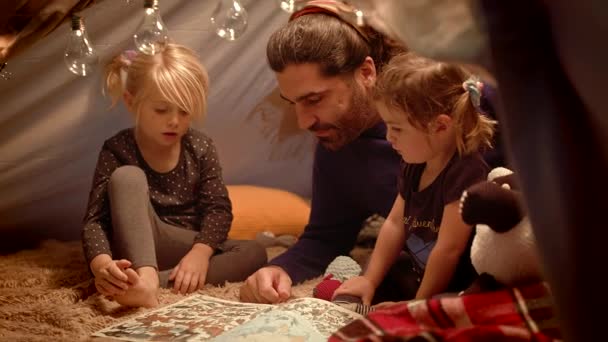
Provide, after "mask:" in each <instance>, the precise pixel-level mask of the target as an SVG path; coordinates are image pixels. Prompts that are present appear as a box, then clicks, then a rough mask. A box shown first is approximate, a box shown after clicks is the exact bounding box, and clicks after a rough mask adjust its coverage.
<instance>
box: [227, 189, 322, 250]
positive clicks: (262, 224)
mask: <svg viewBox="0 0 608 342" xmlns="http://www.w3.org/2000/svg"><path fill="white" fill-rule="evenodd" d="M227 188H228V195H229V196H230V200H231V201H232V214H233V215H234V220H233V221H232V227H231V229H230V233H229V234H228V238H229V239H255V235H256V233H257V232H262V231H270V232H273V233H274V235H275V236H279V235H285V234H289V235H295V236H300V234H301V233H302V231H304V227H305V226H306V224H308V216H309V215H310V205H309V204H308V202H307V201H306V200H304V199H303V198H302V197H300V196H298V195H296V194H294V193H291V192H288V191H285V190H279V189H273V188H266V187H260V186H252V185H228V186H227Z"/></svg>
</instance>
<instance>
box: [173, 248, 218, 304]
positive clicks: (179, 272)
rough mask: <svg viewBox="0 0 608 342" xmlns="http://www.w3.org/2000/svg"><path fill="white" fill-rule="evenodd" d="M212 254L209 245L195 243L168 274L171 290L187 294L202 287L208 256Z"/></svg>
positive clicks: (207, 266)
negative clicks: (171, 282)
mask: <svg viewBox="0 0 608 342" xmlns="http://www.w3.org/2000/svg"><path fill="white" fill-rule="evenodd" d="M212 255H213V249H212V248H211V247H209V246H207V245H205V244H202V243H195V244H194V246H192V249H191V250H190V252H188V253H187V254H186V255H184V257H183V258H182V260H180V262H179V264H177V266H175V268H173V271H171V274H170V275H169V280H173V281H174V282H173V292H179V293H181V294H187V293H191V292H194V291H196V290H198V289H200V288H202V287H203V286H204V285H205V280H206V279H207V270H208V269H209V258H211V256H212Z"/></svg>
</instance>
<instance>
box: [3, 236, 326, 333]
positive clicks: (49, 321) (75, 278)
mask: <svg viewBox="0 0 608 342" xmlns="http://www.w3.org/2000/svg"><path fill="white" fill-rule="evenodd" d="M284 250H285V249H284V248H282V247H272V248H268V249H267V252H268V257H269V259H270V258H272V257H274V256H276V255H278V254H280V253H282V252H283V251H284ZM319 281H320V278H317V279H312V280H309V281H307V282H305V283H303V284H300V285H298V286H295V287H294V288H293V291H292V294H293V296H294V297H310V296H312V289H313V287H314V286H315V285H316V284H317V283H318V282H319ZM240 285H241V283H227V284H225V286H222V287H212V286H207V287H205V288H204V289H201V290H199V291H198V293H201V294H205V295H209V296H213V297H218V298H223V299H228V300H238V289H239V287H240ZM183 298H184V296H183V295H179V294H174V293H172V292H170V290H167V289H162V290H161V294H160V302H161V306H165V305H168V304H171V303H174V302H176V301H178V300H180V299H183ZM148 310H150V309H130V308H124V307H121V306H120V305H118V304H117V303H115V302H112V301H109V300H107V299H106V298H104V297H103V296H100V295H98V294H97V293H96V291H95V287H94V285H93V283H92V281H91V279H90V276H89V273H88V271H87V267H86V265H85V261H84V257H83V253H82V247H81V244H80V242H76V241H74V242H59V241H45V242H44V243H42V244H41V246H40V247H38V248H36V249H32V250H24V251H20V252H17V253H14V254H11V255H7V256H1V257H0V340H2V341H78V340H88V339H90V335H91V333H93V332H94V331H97V330H99V329H101V328H104V327H107V326H110V325H112V324H114V323H117V322H119V321H122V320H125V319H128V318H130V317H132V316H134V315H138V314H141V313H143V312H146V311H148Z"/></svg>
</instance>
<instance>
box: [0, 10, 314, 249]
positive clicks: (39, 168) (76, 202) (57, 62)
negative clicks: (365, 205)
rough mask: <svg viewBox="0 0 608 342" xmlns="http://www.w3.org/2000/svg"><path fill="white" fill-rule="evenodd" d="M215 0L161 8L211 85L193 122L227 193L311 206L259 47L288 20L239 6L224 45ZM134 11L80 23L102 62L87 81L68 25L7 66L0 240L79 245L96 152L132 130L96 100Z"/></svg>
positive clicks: (306, 175)
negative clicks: (75, 69)
mask: <svg viewBox="0 0 608 342" xmlns="http://www.w3.org/2000/svg"><path fill="white" fill-rule="evenodd" d="M217 2H218V0H213V1H185V0H165V1H160V7H161V14H162V17H163V20H164V21H165V23H166V25H167V27H168V28H169V30H170V36H171V38H172V39H173V40H174V41H175V42H177V43H181V44H185V45H187V46H189V47H191V48H192V49H194V50H196V51H197V52H198V53H199V55H200V56H201V60H202V61H203V63H204V64H205V65H206V66H207V68H208V70H209V75H210V79H211V92H210V96H209V115H208V118H207V120H206V121H205V122H204V123H197V124H196V125H195V127H196V128H199V129H201V130H202V131H204V132H205V133H207V134H208V135H209V136H210V137H211V138H213V139H214V141H215V143H216V145H217V147H218V151H219V154H220V159H221V162H222V164H223V168H224V177H225V180H226V183H227V184H254V185H262V186H269V187H276V188H281V189H285V190H289V191H293V192H295V193H298V194H300V195H303V196H309V195H310V181H311V179H310V178H311V169H312V153H313V147H314V140H313V138H312V137H311V136H310V135H309V134H308V133H307V132H304V131H301V130H298V129H297V127H296V124H295V117H294V114H293V112H292V109H291V108H290V106H289V105H287V104H285V103H284V102H283V101H282V100H281V99H280V98H279V93H278V90H277V87H276V81H275V78H274V74H273V73H272V71H271V70H270V69H269V67H268V66H267V63H266V55H265V51H266V42H267V40H268V37H269V36H270V34H271V33H272V32H273V31H274V30H275V29H276V28H277V27H279V26H280V25H281V24H283V23H285V22H286V21H287V18H288V14H287V13H285V12H283V11H281V9H280V8H279V6H278V1H274V0H250V1H246V0H243V1H241V2H242V4H243V5H244V7H245V8H246V9H247V11H248V14H249V23H248V28H247V31H246V33H245V34H244V35H243V36H241V37H240V38H239V39H238V40H236V41H233V42H229V41H225V40H223V39H221V38H219V37H218V36H217V35H216V34H215V31H214V29H213V27H212V24H211V23H210V21H209V18H210V16H211V13H212V11H213V9H214V8H215V6H216V4H217ZM142 12H143V9H142V2H141V1H130V2H126V1H118V0H108V1H103V2H100V3H99V4H97V5H94V6H92V7H90V8H88V9H87V10H85V11H84V12H83V13H81V15H82V16H83V17H84V19H85V25H86V27H87V31H88V34H89V38H90V39H91V41H92V42H93V44H94V46H95V47H96V48H97V50H98V53H99V54H100V67H99V68H98V70H97V71H96V73H94V74H92V75H90V76H88V77H85V78H82V77H78V76H76V75H73V74H72V73H70V72H69V71H68V70H67V68H66V67H65V65H64V62H63V51H64V48H65V44H66V43H67V36H68V33H69V30H70V28H69V24H67V23H65V24H63V25H62V26H61V27H59V28H58V29H57V30H55V31H54V32H53V33H51V34H50V35H49V36H47V37H46V38H44V39H43V40H42V41H40V42H38V43H36V44H35V45H34V46H32V47H31V48H30V49H29V50H28V51H26V52H25V53H24V54H22V55H19V56H18V57H16V58H15V59H14V60H11V61H9V64H8V68H7V69H8V70H10V71H11V72H12V74H13V76H12V79H11V80H9V81H2V80H0V104H1V105H0V132H1V135H0V141H1V143H0V189H1V191H0V232H3V233H6V232H9V231H13V232H14V231H20V232H23V233H24V234H34V235H41V236H44V237H56V238H77V237H78V236H79V234H80V229H81V219H82V216H83V213H84V209H85V206H86V202H87V198H88V191H89V187H90V184H91V179H92V173H93V170H94V168H95V163H96V160H97V154H98V152H99V149H100V147H101V145H102V143H103V141H104V140H105V139H106V138H108V137H110V136H111V135H113V134H114V133H115V132H117V131H118V130H120V129H122V128H125V127H128V126H130V125H131V124H132V123H131V119H130V116H129V114H128V113H127V112H126V110H125V108H124V107H123V106H122V105H118V106H116V107H114V108H109V106H110V100H109V99H108V98H106V97H104V96H103V95H102V76H101V70H102V66H103V64H104V63H105V62H107V61H108V60H109V58H110V57H111V56H113V55H115V54H116V53H118V52H120V51H121V50H124V49H126V48H133V42H132V34H133V33H134V31H135V29H136V28H137V27H138V25H139V23H140V20H141V14H142Z"/></svg>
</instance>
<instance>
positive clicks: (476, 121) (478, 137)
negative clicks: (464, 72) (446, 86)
mask: <svg viewBox="0 0 608 342" xmlns="http://www.w3.org/2000/svg"><path fill="white" fill-rule="evenodd" d="M481 86H482V85H481V82H479V80H478V79H477V78H475V77H471V78H469V79H468V80H467V81H465V82H464V83H463V84H462V87H463V89H464V90H465V92H464V93H462V95H460V97H459V98H458V100H456V103H455V104H454V107H453V111H452V117H453V118H454V119H455V120H456V146H457V147H458V152H459V153H460V154H461V155H465V154H468V153H471V152H473V151H477V150H480V149H483V148H491V147H492V137H493V135H494V127H495V126H496V124H497V122H496V121H494V120H492V119H490V118H488V117H487V116H485V115H483V114H481V110H480V104H481Z"/></svg>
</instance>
